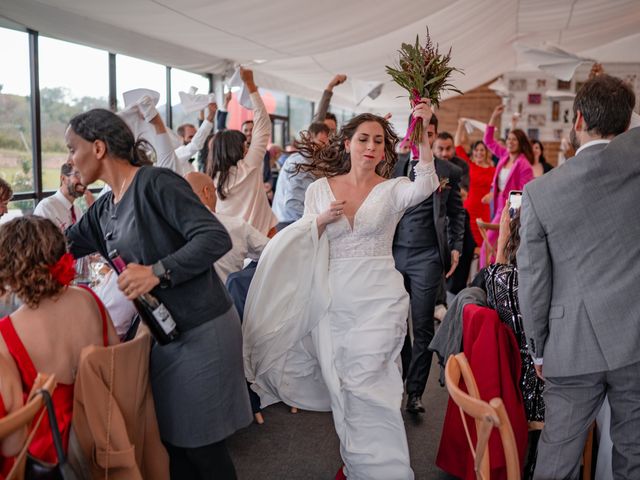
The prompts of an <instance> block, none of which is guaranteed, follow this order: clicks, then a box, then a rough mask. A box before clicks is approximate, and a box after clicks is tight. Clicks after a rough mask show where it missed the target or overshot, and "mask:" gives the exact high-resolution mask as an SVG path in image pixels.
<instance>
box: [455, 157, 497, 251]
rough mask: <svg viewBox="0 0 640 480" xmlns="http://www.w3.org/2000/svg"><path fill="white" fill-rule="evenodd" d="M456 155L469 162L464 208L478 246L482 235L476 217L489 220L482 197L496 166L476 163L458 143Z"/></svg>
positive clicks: (487, 209)
mask: <svg viewBox="0 0 640 480" xmlns="http://www.w3.org/2000/svg"><path fill="white" fill-rule="evenodd" d="M456 155H457V156H458V157H460V158H462V159H463V160H465V161H466V162H467V163H468V164H469V195H468V196H467V199H466V200H465V201H464V208H465V209H466V210H467V212H469V220H470V222H471V233H472V234H473V239H474V240H475V241H476V245H477V246H480V245H482V236H481V235H480V230H479V229H478V224H477V223H476V218H481V219H482V220H484V221H485V222H490V221H491V209H490V208H489V205H488V204H486V205H485V204H484V203H482V197H484V196H485V195H486V194H487V193H489V192H490V191H491V183H492V182H493V176H494V175H495V173H496V168H495V167H481V166H479V165H476V164H475V163H474V162H472V161H471V160H470V159H469V156H468V155H467V152H465V151H464V148H462V147H461V146H460V145H458V146H457V147H456Z"/></svg>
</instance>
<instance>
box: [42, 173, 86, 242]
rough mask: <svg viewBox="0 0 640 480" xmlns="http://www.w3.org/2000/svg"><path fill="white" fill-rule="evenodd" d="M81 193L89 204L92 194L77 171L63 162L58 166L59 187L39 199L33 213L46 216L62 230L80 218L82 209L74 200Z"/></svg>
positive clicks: (80, 195)
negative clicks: (48, 195) (50, 194)
mask: <svg viewBox="0 0 640 480" xmlns="http://www.w3.org/2000/svg"><path fill="white" fill-rule="evenodd" d="M83 195H86V199H87V204H88V205H89V206H91V204H92V203H93V195H91V192H90V191H89V190H87V187H86V186H84V185H83V184H82V183H81V182H80V175H79V174H78V171H77V170H76V169H75V168H74V167H73V166H72V165H71V164H69V163H65V164H63V165H62V167H60V188H59V189H58V191H57V192H56V193H55V194H53V195H52V196H50V197H47V198H45V199H43V200H42V201H40V202H39V203H38V205H37V206H36V209H35V210H34V211H33V214H34V215H38V216H40V217H45V218H48V219H49V220H51V221H52V222H53V223H55V224H56V225H57V226H58V227H59V228H60V229H61V230H62V231H64V230H66V229H67V228H68V227H70V226H71V225H73V224H74V223H76V222H77V221H78V220H80V217H81V216H82V210H80V208H78V206H77V205H75V204H74V202H75V201H76V200H77V199H78V198H80V197H82V196H83Z"/></svg>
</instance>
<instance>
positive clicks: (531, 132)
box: [527, 128, 540, 141]
mask: <svg viewBox="0 0 640 480" xmlns="http://www.w3.org/2000/svg"><path fill="white" fill-rule="evenodd" d="M527 137H529V140H531V141H533V140H540V130H539V129H537V128H527Z"/></svg>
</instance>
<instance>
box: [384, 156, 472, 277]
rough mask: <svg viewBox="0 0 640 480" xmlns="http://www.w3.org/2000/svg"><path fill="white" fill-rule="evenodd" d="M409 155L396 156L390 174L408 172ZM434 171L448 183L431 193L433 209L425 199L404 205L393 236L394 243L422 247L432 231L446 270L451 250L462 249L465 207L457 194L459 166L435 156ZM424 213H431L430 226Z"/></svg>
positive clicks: (459, 176) (397, 175) (431, 239)
mask: <svg viewBox="0 0 640 480" xmlns="http://www.w3.org/2000/svg"><path fill="white" fill-rule="evenodd" d="M408 163H409V156H408V155H402V156H400V157H399V158H398V162H397V163H396V166H395V169H394V171H393V177H394V178H396V177H404V176H406V175H407V167H408ZM435 167H436V173H437V174H438V178H440V180H442V179H444V178H447V179H448V183H447V184H446V185H445V186H444V187H442V188H440V189H439V190H438V191H436V192H434V193H433V202H432V205H433V207H432V209H429V207H428V200H425V201H424V202H422V203H419V204H418V205H416V206H415V207H411V208H409V209H407V211H406V212H405V214H404V216H403V217H402V218H401V219H400V222H399V223H398V227H397V229H396V234H395V237H394V239H393V244H394V246H399V247H414V248H419V247H424V246H426V245H432V244H433V236H434V235H435V237H436V241H437V244H438V249H439V250H440V259H441V260H442V264H443V266H444V269H445V270H448V269H449V268H450V266H451V250H457V251H459V252H462V240H463V237H464V207H463V206H462V197H461V196H460V179H461V176H462V170H460V168H458V167H457V166H455V165H454V164H453V163H451V162H447V161H445V160H440V159H439V158H436V159H435ZM425 215H433V220H434V222H433V224H434V225H435V231H434V229H433V228H429V225H430V223H427V222H425V220H424V219H425Z"/></svg>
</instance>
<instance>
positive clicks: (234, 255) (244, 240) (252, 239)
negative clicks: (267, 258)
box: [184, 172, 269, 283]
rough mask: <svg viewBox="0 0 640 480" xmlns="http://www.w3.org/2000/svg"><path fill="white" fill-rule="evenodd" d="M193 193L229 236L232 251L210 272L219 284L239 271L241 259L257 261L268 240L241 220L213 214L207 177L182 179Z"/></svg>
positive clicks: (213, 190) (210, 183)
mask: <svg viewBox="0 0 640 480" xmlns="http://www.w3.org/2000/svg"><path fill="white" fill-rule="evenodd" d="M184 178H185V180H186V181H187V182H189V185H191V188H192V189H193V191H194V193H195V194H196V195H197V196H198V198H200V201H201V202H202V203H203V204H204V206H205V207H207V208H208V209H209V210H210V211H211V213H212V214H213V215H215V217H216V218H217V219H218V220H219V221H220V223H222V225H223V226H224V228H226V229H227V231H228V232H229V236H230V237H231V242H232V243H233V247H232V248H231V250H230V251H229V252H228V253H227V254H226V255H225V256H224V257H222V258H221V259H220V260H218V261H217V262H216V263H215V264H214V268H215V270H216V272H217V274H218V276H219V277H220V279H221V280H222V282H223V283H226V282H227V277H228V276H229V274H230V273H233V272H238V271H240V270H242V267H243V266H244V260H245V258H250V259H251V260H258V258H259V257H260V254H261V253H262V250H263V249H264V247H265V246H266V244H267V242H268V241H269V238H268V237H266V236H265V235H263V234H262V233H261V232H259V231H258V230H256V229H255V228H253V227H252V226H251V225H249V224H248V223H247V222H245V221H244V219H243V218H239V217H230V216H227V215H222V214H220V213H215V211H216V200H217V197H216V187H215V185H214V184H213V180H212V179H211V177H210V176H208V175H205V174H204V173H200V172H189V173H187V174H186V175H185V176H184Z"/></svg>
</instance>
